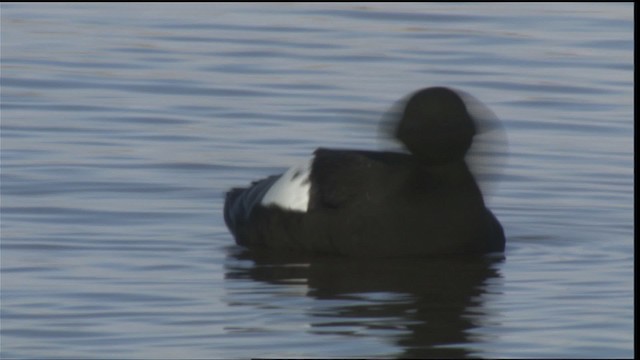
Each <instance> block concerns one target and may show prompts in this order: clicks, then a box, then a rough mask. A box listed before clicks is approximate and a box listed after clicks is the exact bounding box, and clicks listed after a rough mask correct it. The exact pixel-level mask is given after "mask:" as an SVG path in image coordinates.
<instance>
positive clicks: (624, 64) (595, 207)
mask: <svg viewBox="0 0 640 360" xmlns="http://www.w3.org/2000/svg"><path fill="white" fill-rule="evenodd" d="M633 13H634V6H633V4H632V3H624V4H615V3H586V4H585V3H581V4H577V3H576V4H573V3H571V4H518V5H513V4H489V3H479V4H447V3H435V4H429V3H425V4H414V3H405V4H366V3H358V4H348V3H333V4H287V3H285V4H263V3H260V4H155V5H151V4H124V3H119V4H49V3H43V4H37V5H34V4H10V3H3V4H2V7H1V14H2V15H1V34H2V36H1V65H2V68H1V96H2V97H1V129H0V130H1V179H0V180H1V190H2V193H1V195H2V198H1V219H0V220H1V236H2V238H1V249H0V250H1V313H0V315H1V333H0V335H1V343H0V346H1V350H0V355H1V356H2V358H98V357H99V358H147V359H148V358H158V359H160V358H246V357H258V356H259V357H340V356H357V357H436V356H437V357H488V358H491V357H561V358H565V357H571V358H576V357H578V358H579V357H606V358H608V357H615V358H620V357H633V355H634V345H633V344H634V331H633V328H634V327H633V325H634V316H635V313H634V308H633V303H634V291H633V290H634V285H633V284H634V272H633V266H634V255H633V254H634V222H633V213H634V206H633V204H634V201H633V200H634V199H633V198H634V177H633V169H634V167H633V166H634V165H633V157H634V145H633V140H634V136H633V132H634V122H633V118H634V100H633V99H634V90H633V72H634V57H633V52H634V36H633V28H634V19H633ZM436 85H442V86H450V87H454V88H456V89H460V90H463V91H466V92H468V93H469V94H471V95H473V96H474V97H476V98H477V99H479V100H480V101H482V103H484V104H485V105H486V106H487V107H489V108H490V109H491V110H492V111H493V112H494V113H495V114H496V116H497V117H498V118H499V119H500V120H501V122H502V126H503V128H504V129H503V130H504V133H505V134H506V138H501V139H502V140H500V139H497V140H495V142H496V144H502V145H501V146H500V147H493V149H494V153H495V154H494V156H493V158H494V159H495V160H494V162H493V165H491V166H489V167H487V168H486V169H485V172H484V174H485V175H490V176H486V180H484V181H483V189H485V191H486V195H487V196H486V198H487V202H488V204H489V206H490V208H491V209H492V210H493V211H494V213H495V214H496V215H497V217H498V218H499V219H500V221H501V223H502V224H503V226H504V228H505V231H506V234H507V249H506V253H505V257H504V258H497V259H496V258H462V259H461V258H442V259H413V260H400V261H399V260H378V261H375V262H370V261H354V260H349V259H343V258H319V259H304V258H302V259H301V258H284V257H273V256H266V255H265V256H256V255H254V254H251V253H248V252H246V251H244V250H243V249H241V248H239V247H237V246H235V245H234V242H233V238H232V237H231V235H230V234H229V232H228V231H227V229H226V227H225V225H224V222H223V218H222V207H223V201H224V192H225V191H226V190H227V189H229V188H230V187H232V186H244V185H247V184H248V183H249V182H250V181H252V180H256V179H259V178H262V177H264V176H267V175H271V174H277V173H279V172H282V171H283V170H285V169H286V167H287V166H288V165H289V164H292V163H295V162H299V161H301V160H303V159H305V158H306V157H307V156H309V155H310V154H311V153H312V151H313V150H314V149H315V148H317V147H319V146H323V147H336V148H357V149H381V148H385V147H388V146H390V145H389V144H388V143H386V142H384V141H381V137H380V136H379V133H378V123H379V120H380V119H381V117H382V114H383V113H384V112H385V111H387V110H388V109H389V108H390V107H391V105H392V104H393V103H394V102H395V101H397V100H398V99H399V98H401V97H402V96H405V95H406V94H408V93H410V92H412V91H413V90H416V89H418V88H422V87H426V86H436ZM495 149H497V150H495ZM507 155H508V156H507ZM498 175H500V176H498Z"/></svg>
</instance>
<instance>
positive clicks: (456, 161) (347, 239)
mask: <svg viewBox="0 0 640 360" xmlns="http://www.w3.org/2000/svg"><path fill="white" fill-rule="evenodd" d="M475 133H476V125H475V123H474V119H473V117H472V116H471V114H470V113H469V111H468V109H467V106H466V105H465V102H464V101H463V99H462V97H461V96H460V95H459V94H458V93H456V92H455V91H453V90H450V89H448V88H444V87H432V88H426V89H422V90H419V91H417V92H415V93H413V94H412V95H411V96H410V97H409V100H408V101H407V102H406V103H405V105H404V109H403V111H402V115H401V118H400V120H399V121H398V123H397V125H396V127H395V134H394V135H395V137H396V138H397V139H398V140H400V141H401V142H402V143H403V144H404V145H405V147H406V148H407V150H408V151H409V153H399V152H376V151H362V150H335V149H324V148H319V149H317V150H316V151H315V152H314V156H313V157H312V158H311V160H310V161H308V162H307V163H304V164H301V165H299V166H294V167H292V168H290V169H289V170H288V171H287V172H285V173H284V174H282V175H279V176H271V177H268V178H266V179H263V180H259V181H256V182H253V183H252V184H251V185H250V186H249V187H248V188H234V189H232V190H231V191H229V192H228V193H227V194H226V199H225V205H224V219H225V222H226V224H227V227H228V228H229V229H230V230H231V233H232V234H233V236H234V237H235V239H236V242H237V243H238V244H239V245H242V246H246V247H250V248H259V247H263V248H272V249H282V250H284V249H289V250H300V251H303V252H310V253H326V254H341V255H347V256H359V257H399V256H431V255H444V254H467V253H489V252H502V251H504V246H505V237H504V232H503V229H502V226H501V225H500V223H499V222H498V220H497V219H496V217H495V216H494V215H493V214H492V213H491V211H490V210H489V209H488V208H486V206H485V203H484V200H483V197H482V193H481V191H480V188H479V187H478V185H477V183H476V181H475V179H474V177H473V175H472V174H471V172H470V171H469V168H468V166H467V164H466V162H465V160H464V156H465V154H466V152H467V150H468V149H469V147H470V146H471V143H472V139H473V136H474V135H475Z"/></svg>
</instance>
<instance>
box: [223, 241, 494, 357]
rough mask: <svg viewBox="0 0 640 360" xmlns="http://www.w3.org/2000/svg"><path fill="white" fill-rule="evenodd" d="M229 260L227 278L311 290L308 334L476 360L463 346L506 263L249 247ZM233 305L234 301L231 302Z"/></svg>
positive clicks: (424, 354) (405, 354)
mask: <svg viewBox="0 0 640 360" xmlns="http://www.w3.org/2000/svg"><path fill="white" fill-rule="evenodd" d="M229 256H231V257H232V258H233V259H232V260H230V261H227V266H226V274H225V278H226V279H228V280H241V279H250V280H251V281H254V282H259V283H268V284H274V285H278V286H283V287H286V286H294V284H296V285H297V286H299V285H301V284H304V285H306V290H305V295H306V296H307V297H309V298H312V299H315V300H318V301H319V302H318V305H317V306H313V307H311V308H309V309H308V314H307V315H308V319H309V321H310V322H311V323H310V324H309V325H310V328H309V329H308V330H307V331H309V332H312V333H317V334H324V335H327V334H340V335H347V336H354V337H355V336H363V334H366V336H375V335H376V334H381V335H382V334H384V336H385V337H386V338H391V339H393V341H394V342H395V343H396V344H397V345H398V346H399V348H400V349H402V351H403V352H402V353H401V354H398V355H399V356H401V357H404V358H421V357H454V358H460V357H469V356H472V355H473V354H472V353H469V350H468V349H466V348H465V346H464V345H465V344H468V343H471V342H473V341H472V340H473V339H470V331H469V330H471V329H473V328H475V327H477V326H480V325H482V321H483V314H484V310H483V300H482V299H483V295H484V294H486V293H487V291H488V290H487V289H488V288H491V286H488V285H490V284H493V283H495V281H494V279H500V278H501V276H500V274H499V273H498V271H497V270H496V268H497V265H499V264H500V263H502V262H503V257H502V256H473V257H468V256H464V257H451V258H433V259H385V260H379V259H378V260H366V259H348V258H342V257H308V256H305V255H299V254H282V253H274V252H271V251H268V250H244V249H243V250H242V251H240V252H238V253H235V254H231V255H229ZM233 260H235V261H233ZM247 260H249V262H247ZM236 300H238V299H235V298H234V297H233V296H231V297H230V299H229V302H230V304H229V305H230V306H233V303H234V301H236ZM332 300H337V301H333V302H332ZM322 302H326V303H329V305H328V306H323V304H322ZM260 306H264V303H261V304H260ZM363 355H366V352H365V353H363Z"/></svg>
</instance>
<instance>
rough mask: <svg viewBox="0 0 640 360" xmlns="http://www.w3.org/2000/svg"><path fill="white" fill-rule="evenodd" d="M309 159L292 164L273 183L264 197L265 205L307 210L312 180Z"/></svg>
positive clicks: (262, 202) (301, 210) (311, 161)
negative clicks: (298, 163) (301, 162)
mask: <svg viewBox="0 0 640 360" xmlns="http://www.w3.org/2000/svg"><path fill="white" fill-rule="evenodd" d="M312 163H313V158H311V159H310V160H309V161H307V162H305V163H303V164H300V165H296V166H292V167H291V168H290V169H289V170H287V172H285V173H284V174H282V176H280V178H279V179H278V180H277V181H276V182H275V183H273V185H271V188H270V189H269V191H267V193H266V194H265V195H264V197H263V198H262V201H261V204H262V205H263V206H268V205H275V206H278V207H280V208H282V209H285V210H293V211H300V212H306V211H307V209H308V208H309V189H310V188H311V182H310V179H309V175H310V174H311V164H312Z"/></svg>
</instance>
